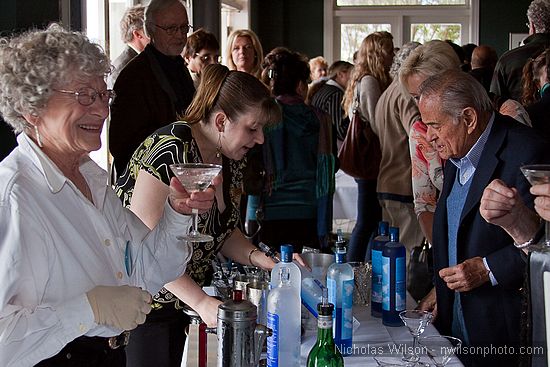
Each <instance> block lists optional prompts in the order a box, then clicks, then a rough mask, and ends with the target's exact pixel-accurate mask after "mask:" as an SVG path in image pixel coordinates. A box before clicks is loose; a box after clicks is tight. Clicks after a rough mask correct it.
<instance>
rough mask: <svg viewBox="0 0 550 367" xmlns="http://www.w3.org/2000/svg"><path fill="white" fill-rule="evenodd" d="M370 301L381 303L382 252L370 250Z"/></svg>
mask: <svg viewBox="0 0 550 367" xmlns="http://www.w3.org/2000/svg"><path fill="white" fill-rule="evenodd" d="M371 301H372V302H374V303H382V251H377V250H372V289H371Z"/></svg>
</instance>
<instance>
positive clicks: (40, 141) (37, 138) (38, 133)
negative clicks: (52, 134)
mask: <svg viewBox="0 0 550 367" xmlns="http://www.w3.org/2000/svg"><path fill="white" fill-rule="evenodd" d="M34 135H36V142H37V143H38V146H39V147H40V148H43V147H44V146H43V145H42V140H41V139H40V132H39V131H38V126H36V125H34Z"/></svg>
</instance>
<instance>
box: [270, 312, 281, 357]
mask: <svg viewBox="0 0 550 367" xmlns="http://www.w3.org/2000/svg"><path fill="white" fill-rule="evenodd" d="M267 327H268V328H270V329H271V331H272V334H271V336H269V337H268V338H267V366H268V367H278V366H279V315H277V314H274V313H271V312H268V313H267Z"/></svg>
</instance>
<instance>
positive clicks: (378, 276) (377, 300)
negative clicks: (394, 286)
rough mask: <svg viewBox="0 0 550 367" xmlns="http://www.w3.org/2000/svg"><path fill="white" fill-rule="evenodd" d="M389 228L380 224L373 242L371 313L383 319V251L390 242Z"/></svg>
mask: <svg viewBox="0 0 550 367" xmlns="http://www.w3.org/2000/svg"><path fill="white" fill-rule="evenodd" d="M388 228H389V224H388V222H384V221H382V222H379V223H378V235H377V236H376V237H374V239H373V240H372V252H371V261H372V273H371V297H370V299H371V306H370V312H371V315H372V316H374V317H382V250H384V245H385V244H386V243H387V242H388V241H389V240H390V238H389V236H388Z"/></svg>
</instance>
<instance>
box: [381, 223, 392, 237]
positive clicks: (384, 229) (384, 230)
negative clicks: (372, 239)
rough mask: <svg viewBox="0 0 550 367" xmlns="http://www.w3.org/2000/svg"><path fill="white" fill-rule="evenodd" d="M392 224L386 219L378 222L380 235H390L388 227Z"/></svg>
mask: <svg viewBox="0 0 550 367" xmlns="http://www.w3.org/2000/svg"><path fill="white" fill-rule="evenodd" d="M389 226H390V224H389V223H388V222H386V221H384V220H382V221H380V222H378V234H379V235H380V236H387V235H388V227H389Z"/></svg>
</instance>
